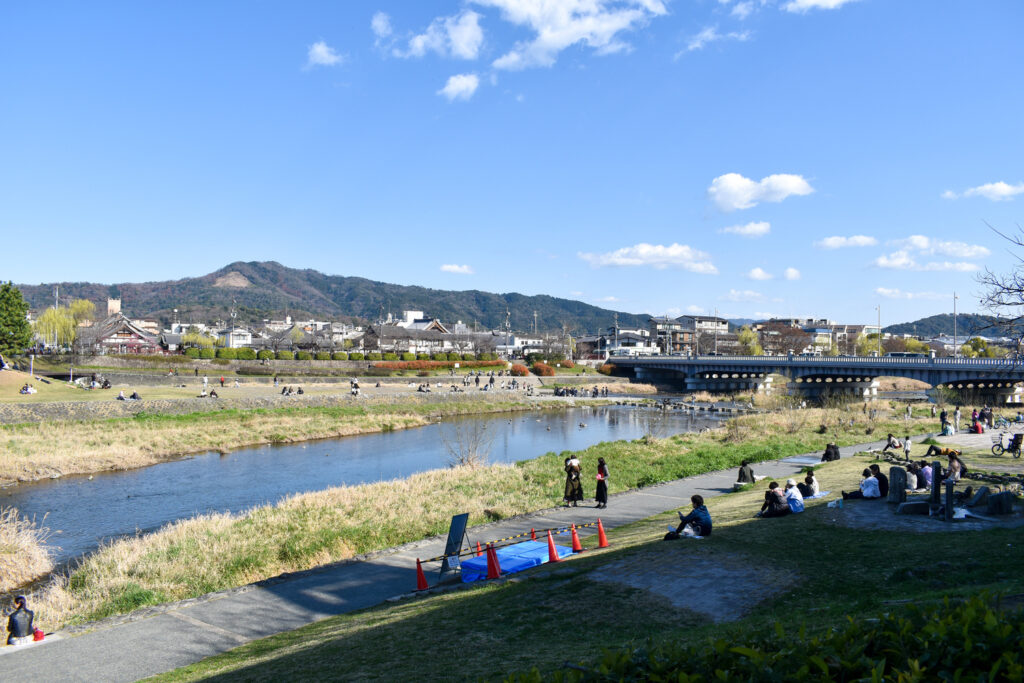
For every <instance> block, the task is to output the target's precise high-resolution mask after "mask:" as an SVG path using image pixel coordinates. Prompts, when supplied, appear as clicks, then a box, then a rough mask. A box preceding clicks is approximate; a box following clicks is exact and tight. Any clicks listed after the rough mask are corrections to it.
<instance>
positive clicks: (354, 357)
mask: <svg viewBox="0 0 1024 683" xmlns="http://www.w3.org/2000/svg"><path fill="white" fill-rule="evenodd" d="M348 359H349V360H362V359H363V354H361V353H359V352H358V351H353V352H352V353H350V354H348Z"/></svg>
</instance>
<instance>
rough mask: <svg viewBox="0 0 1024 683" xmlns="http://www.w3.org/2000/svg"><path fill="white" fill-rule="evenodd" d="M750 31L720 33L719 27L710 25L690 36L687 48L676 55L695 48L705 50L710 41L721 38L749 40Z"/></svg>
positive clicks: (679, 55)
mask: <svg viewBox="0 0 1024 683" xmlns="http://www.w3.org/2000/svg"><path fill="white" fill-rule="evenodd" d="M749 38H750V31H730V32H729V33H719V32H718V28H717V27H715V26H708V27H706V28H704V30H702V31H701V32H700V33H698V34H697V35H695V36H693V37H692V38H690V40H689V41H688V42H687V43H686V50H683V51H681V52H678V53H676V57H677V58H678V57H681V56H682V55H683V54H685V53H686V52H693V51H694V50H703V49H704V47H705V46H706V45H708V44H709V43H714V42H717V41H719V40H738V41H739V42H741V43H742V42H744V41H746V40H749Z"/></svg>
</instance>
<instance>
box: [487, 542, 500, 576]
mask: <svg viewBox="0 0 1024 683" xmlns="http://www.w3.org/2000/svg"><path fill="white" fill-rule="evenodd" d="M500 576H501V565H500V564H499V563H498V553H497V551H496V550H495V549H494V544H493V543H488V544H487V578H488V579H497V578H499V577H500Z"/></svg>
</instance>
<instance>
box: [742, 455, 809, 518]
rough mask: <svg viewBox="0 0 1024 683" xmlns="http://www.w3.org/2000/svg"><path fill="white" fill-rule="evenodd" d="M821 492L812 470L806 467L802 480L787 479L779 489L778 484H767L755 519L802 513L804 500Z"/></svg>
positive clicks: (774, 482)
mask: <svg viewBox="0 0 1024 683" xmlns="http://www.w3.org/2000/svg"><path fill="white" fill-rule="evenodd" d="M820 492H821V485H820V484H819V483H818V478H817V477H816V476H815V474H814V468H813V467H808V468H807V472H806V473H805V474H804V480H803V481H802V482H797V481H796V479H787V480H786V485H785V487H783V488H781V489H780V488H779V482H777V481H773V482H771V483H769V484H768V490H767V491H765V492H764V502H763V503H762V504H761V509H760V510H759V511H758V512H757V514H756V515H754V516H755V517H785V516H786V515H793V514H799V513H801V512H803V511H804V498H813V497H815V496H816V495H818V494H819V493H820Z"/></svg>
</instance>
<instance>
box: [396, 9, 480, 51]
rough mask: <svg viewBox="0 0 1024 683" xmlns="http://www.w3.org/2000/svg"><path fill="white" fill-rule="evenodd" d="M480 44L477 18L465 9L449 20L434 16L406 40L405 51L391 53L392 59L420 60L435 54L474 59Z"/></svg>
mask: <svg viewBox="0 0 1024 683" xmlns="http://www.w3.org/2000/svg"><path fill="white" fill-rule="evenodd" d="M483 42H484V31H483V29H482V28H480V15H479V14H477V13H476V12H474V11H472V10H465V11H463V12H461V13H460V14H456V15H454V16H450V17H438V18H436V19H434V21H432V22H431V23H430V26H428V27H427V30H426V31H424V32H423V33H419V34H417V35H414V36H413V37H412V38H410V39H409V47H408V49H406V50H405V51H402V50H398V49H396V50H394V54H395V56H396V57H423V56H424V55H426V54H427V53H428V52H435V53H437V54H439V55H441V56H442V57H458V58H459V59H476V58H477V55H478V54H479V52H480V46H481V45H483Z"/></svg>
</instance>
